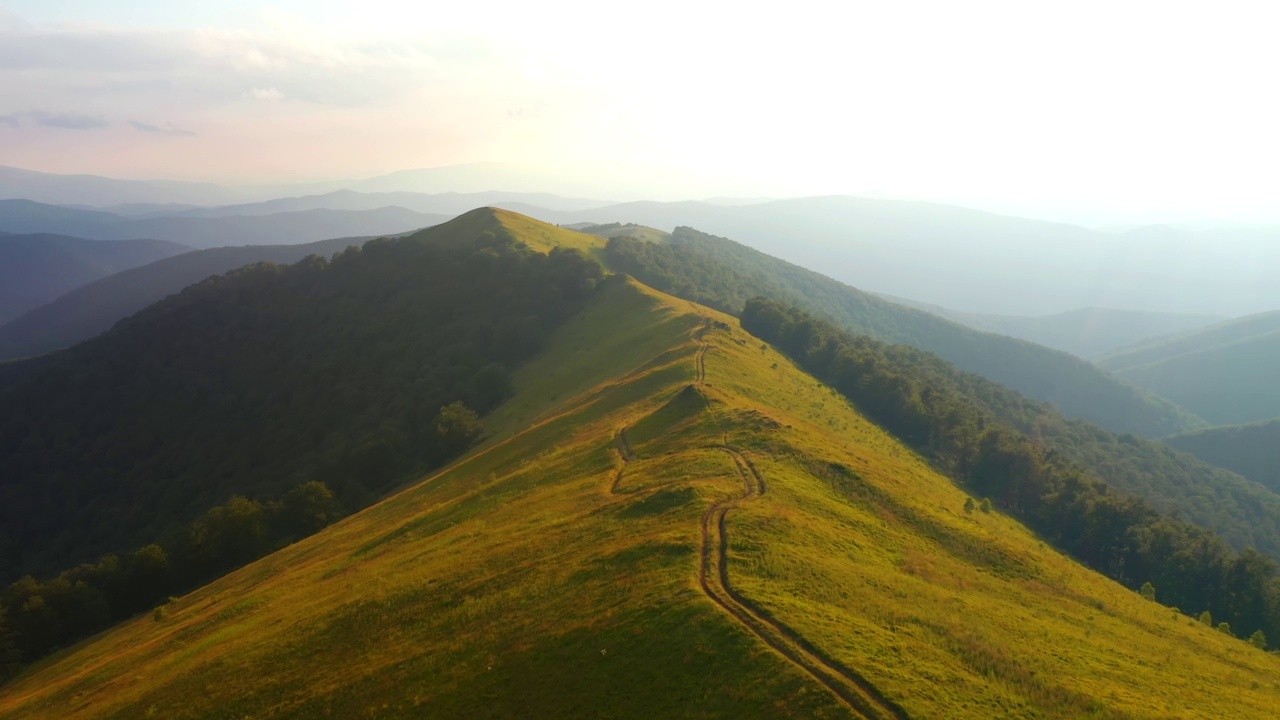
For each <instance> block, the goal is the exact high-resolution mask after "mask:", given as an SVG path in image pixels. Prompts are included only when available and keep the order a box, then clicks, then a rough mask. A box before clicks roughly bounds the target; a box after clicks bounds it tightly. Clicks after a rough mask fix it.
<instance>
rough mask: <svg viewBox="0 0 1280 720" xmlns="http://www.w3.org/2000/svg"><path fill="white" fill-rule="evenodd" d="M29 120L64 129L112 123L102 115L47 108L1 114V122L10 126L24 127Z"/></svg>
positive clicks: (93, 128) (98, 126)
mask: <svg viewBox="0 0 1280 720" xmlns="http://www.w3.org/2000/svg"><path fill="white" fill-rule="evenodd" d="M28 122H31V123H35V124H36V125H42V126H44V127H51V128H62V129H64V130H96V129H98V128H104V127H107V126H109V125H110V124H111V123H109V122H107V120H106V118H104V117H102V116H101V115H85V114H83V113H77V112H62V113H55V112H49V111H47V110H28V111H27V112H20V113H10V114H8V115H0V123H3V124H5V125H8V126H9V127H15V128H16V127H22V126H23V125H26V124H27V123H28Z"/></svg>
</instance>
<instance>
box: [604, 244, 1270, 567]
mask: <svg viewBox="0 0 1280 720" xmlns="http://www.w3.org/2000/svg"><path fill="white" fill-rule="evenodd" d="M605 255H606V259H607V261H608V263H609V265H610V267H611V268H613V269H615V270H621V271H626V272H628V273H631V274H632V275H633V276H635V277H636V278H638V279H640V280H641V281H642V282H646V283H651V284H652V285H654V286H655V287H657V288H659V289H662V290H664V291H667V292H672V293H674V294H676V295H679V296H680V297H685V298H687V299H690V300H694V301H696V302H700V303H705V304H707V305H710V306H712V307H716V308H719V309H720V310H722V311H725V312H739V311H741V309H742V308H743V306H744V305H745V303H746V302H747V300H749V299H750V296H751V295H754V294H757V293H759V294H764V295H767V296H769V297H772V298H774V299H777V300H779V301H781V302H785V303H788V304H793V305H796V306H798V307H803V308H806V309H809V310H810V311H811V312H814V313H815V314H817V315H824V316H826V317H828V318H830V320H831V321H832V322H834V323H835V324H836V325H837V326H839V327H841V328H843V329H845V330H848V331H850V332H854V333H858V334H862V335H867V336H869V337H871V338H875V339H878V340H881V341H883V342H893V343H902V344H905V345H912V346H915V347H919V348H925V349H927V350H933V351H935V352H937V353H938V354H939V355H941V356H942V357H943V359H945V360H947V361H949V362H951V363H953V364H955V365H956V366H957V367H959V368H960V369H962V370H965V369H967V370H970V371H972V372H975V373H977V374H978V375H983V376H985V377H988V378H991V379H995V380H996V381H997V382H1002V383H1004V384H1005V385H1007V386H1008V387H1011V388H1014V389H1019V388H1021V389H1022V391H1023V392H1026V393H1027V394H1028V395H1030V396H1032V397H1040V398H1042V399H1043V398H1044V397H1045V393H1040V394H1037V393H1036V392H1034V391H1028V390H1027V388H1028V386H1032V387H1039V386H1050V387H1053V388H1055V389H1056V390H1055V393H1063V394H1065V395H1069V396H1070V401H1071V402H1072V403H1079V405H1077V407H1086V406H1087V407H1092V408H1093V410H1091V411H1090V412H1089V413H1088V416H1089V417H1097V418H1101V419H1102V420H1103V422H1100V423H1099V424H1100V425H1102V426H1104V427H1117V423H1116V422H1115V421H1116V420H1117V419H1123V418H1125V417H1134V414H1133V413H1134V412H1135V411H1134V408H1137V407H1151V406H1148V405H1147V404H1146V402H1147V401H1146V400H1142V401H1141V402H1139V403H1137V404H1136V405H1135V404H1133V403H1130V402H1129V401H1128V400H1125V399H1124V398H1126V397H1128V398H1133V397H1141V398H1149V396H1146V395H1145V394H1143V393H1141V392H1140V391H1137V390H1136V389H1134V388H1131V387H1129V386H1127V385H1124V384H1118V383H1115V382H1113V381H1112V380H1110V379H1107V378H1105V374H1104V373H1100V372H1098V371H1097V369H1096V368H1093V367H1092V366H1091V365H1089V364H1088V363H1085V362H1083V361H1081V360H1079V359H1077V358H1073V357H1071V356H1068V355H1065V354H1063V353H1055V352H1052V351H1047V350H1044V349H1043V348H1037V347H1036V346H1034V345H1031V344H1029V343H1025V342H1020V341H1017V340H1012V339H1010V338H1002V337H999V336H995V335H988V334H984V333H978V332H975V331H971V330H968V329H966V328H963V327H960V326H959V325H956V324H955V323H951V322H948V321H945V320H942V319H940V318H937V317H935V316H932V315H929V314H927V313H924V312H920V311H917V310H912V309H910V308H905V307H901V306H899V305H895V304H893V303H890V302H888V301H885V300H881V299H880V298H877V297H874V296H872V295H868V294H866V293H862V292H859V291H858V290H855V289H853V288H850V287H847V286H845V285H842V284H840V283H837V282H835V281H833V280H830V279H829V278H826V277H823V276H821V275H818V274H817V273H813V272H810V271H808V270H805V269H803V268H800V267H796V266H794V265H790V264H788V263H785V262H783V261H781V260H777V259H775V258H771V257H769V256H767V255H764V254H762V253H759V252H756V251H754V250H751V249H750V248H746V247H744V246H742V245H739V244H737V243H734V242H732V241H730V240H725V239H723V238H715V237H711V236H709V235H705V234H703V233H699V232H697V231H694V230H690V229H688V228H677V230H676V232H675V233H674V234H673V235H672V238H671V240H670V242H668V243H665V244H656V243H646V242H641V241H637V240H632V239H628V238H626V237H616V238H613V239H611V240H610V241H609V244H608V246H607V248H606V252H605ZM889 352H890V355H891V358H892V362H894V363H903V364H906V365H913V364H917V363H920V362H923V361H922V360H921V358H923V357H924V355H923V354H922V353H920V352H918V351H915V350H912V349H910V348H905V347H899V348H892V349H891V350H889ZM1027 353H1030V354H1027ZM982 358H987V360H989V361H990V362H987V360H982ZM927 362H928V363H929V366H930V367H933V368H935V370H934V371H932V372H936V374H937V378H936V379H937V380H938V381H939V382H943V383H958V384H959V386H960V388H961V389H962V391H963V392H964V393H966V394H969V395H971V396H972V397H974V398H977V399H978V400H979V401H980V402H982V403H984V404H985V405H986V406H987V409H988V410H989V411H990V412H992V413H994V414H995V415H996V416H997V417H1000V418H1003V419H1004V420H1005V421H1006V422H1009V423H1011V424H1012V425H1013V426H1015V427H1016V428H1017V429H1018V430H1019V431H1020V432H1022V433H1024V434H1027V435H1028V436H1030V437H1035V438H1040V439H1043V440H1045V441H1047V442H1049V443H1051V444H1052V447H1054V448H1055V449H1056V450H1057V451H1058V452H1059V453H1061V454H1062V455H1063V456H1064V457H1067V458H1069V459H1071V460H1072V461H1074V462H1077V463H1079V464H1081V465H1083V466H1084V467H1086V468H1089V470H1090V471H1091V472H1093V473H1094V474H1095V475H1097V476H1099V477H1103V478H1106V480H1107V482H1108V483H1109V484H1110V485H1111V486H1113V487H1115V488H1116V489H1118V490H1121V491H1123V492H1127V493H1132V494H1136V495H1140V496H1141V497H1143V498H1145V499H1146V500H1147V501H1149V502H1151V503H1152V504H1153V505H1154V506H1155V507H1156V508H1157V509H1158V510H1159V511H1161V512H1166V513H1175V512H1176V513H1182V514H1184V515H1185V516H1186V517H1187V518H1189V519H1191V520H1192V521H1193V522H1196V523H1197V524H1199V525H1201V526H1203V527H1207V528H1210V529H1212V530H1214V531H1215V532H1217V533H1218V534H1220V535H1222V536H1223V537H1224V538H1226V539H1227V540H1228V541H1229V542H1230V543H1231V544H1232V545H1233V546H1235V547H1236V548H1238V549H1242V548H1245V547H1256V548H1258V549H1260V550H1262V551H1263V552H1266V553H1268V554H1270V555H1272V556H1274V557H1280V498H1277V497H1276V496H1275V495H1274V494H1272V493H1268V492H1266V491H1265V490H1263V489H1262V488H1259V487H1258V486H1256V485H1254V484H1253V483H1249V482H1246V481H1244V480H1243V479H1241V478H1240V477H1239V476H1236V475H1234V474H1232V473H1229V472H1223V471H1221V470H1219V469H1217V468H1214V467H1211V466H1209V465H1206V464H1204V463H1201V462H1198V461H1196V460H1195V458H1193V457H1190V456H1187V455H1183V454H1180V453H1176V452H1172V451H1170V449H1169V448H1168V447H1166V446H1164V445H1161V444H1160V443H1156V442H1150V441H1145V440H1142V439H1139V438H1137V437H1133V436H1132V435H1114V434H1112V433H1110V432H1106V431H1104V430H1102V429H1100V428H1099V427H1095V426H1093V425H1090V424H1086V423H1084V422H1079V421H1076V422H1072V421H1068V420H1067V419H1065V418H1064V417H1063V416H1062V415H1060V414H1059V413H1058V412H1055V411H1054V409H1053V408H1050V407H1047V406H1045V405H1043V404H1041V403H1035V402H1029V401H1027V400H1026V399H1025V398H1023V397H1020V396H1019V395H1018V394H1016V393H1012V392H1009V391H1007V390H1005V389H1004V388H1000V387H998V386H996V385H994V384H992V383H990V382H985V381H983V380H982V378H980V377H976V376H974V375H969V374H967V373H960V374H957V373H956V372H955V371H954V369H953V368H951V367H947V366H946V365H945V364H944V363H940V362H939V361H938V360H937V359H936V358H931V359H929V360H928V361H927ZM982 368H986V371H985V372H984V370H983V369H982ZM1001 368H1004V369H1003V370H1001ZM1022 373H1032V374H1034V375H1035V376H1036V377H1037V378H1038V379H1037V380H1035V381H1034V382H1024V381H1019V376H1020V375H1021V374H1022ZM1078 373H1083V374H1082V375H1078ZM944 378H947V379H944ZM1002 378H1003V379H1002ZM1073 378H1076V379H1073ZM1023 380H1025V378H1023ZM1135 393H1136V394H1135ZM1055 398H1056V394H1055ZM1055 402H1057V400H1055ZM1116 403H1120V404H1121V406H1117V405H1116ZM1157 404H1158V405H1160V406H1161V407H1165V406H1166V405H1167V404H1161V403H1159V402H1157ZM1055 407H1058V408H1061V407H1063V405H1060V404H1059V405H1055ZM1144 413H1145V411H1142V412H1138V415H1143V414H1144ZM1174 416H1179V417H1180V415H1178V413H1177V412H1174V413H1173V415H1168V416H1167V417H1174ZM1127 425H1129V423H1127V422H1120V423H1119V426H1121V427H1123V426H1127ZM1177 426H1178V423H1172V424H1167V423H1163V422H1161V423H1156V424H1155V425H1150V424H1148V425H1146V429H1147V431H1148V432H1151V433H1152V434H1163V431H1162V430H1161V429H1160V428H1164V429H1166V430H1167V429H1169V428H1172V427H1177Z"/></svg>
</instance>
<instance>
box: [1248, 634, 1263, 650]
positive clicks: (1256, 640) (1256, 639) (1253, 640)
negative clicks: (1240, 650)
mask: <svg viewBox="0 0 1280 720" xmlns="http://www.w3.org/2000/svg"><path fill="white" fill-rule="evenodd" d="M1249 644H1250V645H1252V646H1254V647H1256V648H1258V649H1259V650H1266V649H1267V636H1266V635H1264V634H1263V632H1262V631H1261V630H1254V631H1253V634H1252V635H1250V636H1249Z"/></svg>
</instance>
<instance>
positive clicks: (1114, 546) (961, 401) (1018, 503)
mask: <svg viewBox="0 0 1280 720" xmlns="http://www.w3.org/2000/svg"><path fill="white" fill-rule="evenodd" d="M742 325H743V328H745V329H746V330H748V331H749V332H751V333H752V334H754V335H756V336H757V337H759V338H761V339H763V340H766V341H768V342H770V343H772V344H774V345H775V346H776V347H777V348H778V349H780V350H782V351H783V352H786V353H787V354H788V355H790V356H791V357H792V358H794V359H795V360H796V361H797V362H798V363H799V364H800V365H801V366H802V367H804V368H805V369H807V370H808V371H809V372H811V373H813V374H814V375H815V376H817V377H818V378H820V379H822V380H823V381H825V382H827V383H828V384H830V385H831V386H832V387H834V388H836V389H837V390H838V391H839V392H840V393H842V394H843V395H845V396H846V397H848V398H849V399H850V400H851V401H852V402H853V403H854V404H855V405H857V407H858V408H859V410H860V411H862V412H863V413H865V414H866V415H867V416H868V417H870V418H872V419H873V420H875V421H876V422H877V423H879V424H880V425H882V426H883V427H884V428H885V429H886V430H888V431H890V432H892V433H893V434H895V435H896V436H898V437H899V438H900V439H902V440H903V441H904V442H906V443H907V444H909V445H910V446H912V447H913V448H914V449H916V450H917V451H919V452H920V453H921V454H922V455H924V456H925V457H927V458H929V459H930V460H931V461H932V462H934V463H935V464H936V465H937V466H938V467H939V468H940V469H942V470H944V471H946V472H947V473H948V474H950V475H951V476H952V477H954V478H956V479H957V480H958V481H960V482H961V483H963V484H964V485H965V486H966V487H967V488H968V489H969V490H970V491H971V492H972V493H973V494H974V495H975V496H978V497H985V498H989V499H990V500H992V501H993V502H994V504H995V506H996V507H998V508H1000V509H1002V510H1004V511H1006V512H1008V513H1009V514H1010V515H1013V516H1014V517H1017V518H1018V519H1019V520H1021V521H1022V522H1024V523H1026V524H1027V525H1028V526H1029V527H1031V528H1032V529H1034V530H1035V531H1037V532H1038V533H1040V534H1041V535H1042V536H1043V537H1044V538H1045V540H1046V541H1048V542H1051V543H1053V544H1054V545H1055V546H1056V547H1058V548H1060V549H1062V550H1063V551H1065V552H1067V553H1068V554H1070V555H1072V556H1074V557H1076V558H1078V559H1079V560H1081V561H1082V562H1085V563H1087V564H1088V565H1090V566H1091V567H1093V568H1095V569H1097V570H1098V571H1100V572H1102V573H1104V574H1106V575H1108V576H1109V577H1112V578H1114V579H1115V580H1117V581H1119V582H1121V583H1123V584H1125V585H1127V586H1128V587H1130V588H1133V589H1134V590H1138V589H1140V588H1142V587H1143V586H1145V585H1146V584H1147V583H1151V587H1150V588H1148V589H1147V592H1150V593H1158V598H1159V600H1160V601H1161V602H1163V603H1164V604H1166V605H1172V606H1176V607H1179V608H1181V609H1183V610H1185V611H1187V612H1189V613H1194V614H1200V613H1202V612H1207V613H1209V615H1208V616H1207V617H1209V618H1211V619H1212V620H1214V621H1218V622H1225V623H1228V626H1229V629H1230V630H1231V631H1232V632H1234V633H1235V634H1237V635H1239V636H1241V637H1249V636H1252V635H1253V634H1254V633H1257V632H1259V631H1261V633H1262V635H1260V636H1257V637H1258V638H1259V639H1262V638H1263V637H1264V636H1265V637H1271V638H1277V637H1280V574H1278V569H1277V564H1276V562H1275V561H1274V560H1272V559H1271V558H1268V557H1266V556H1264V555H1262V554H1260V553H1258V552H1256V551H1254V550H1252V549H1247V550H1245V551H1243V552H1240V553H1236V552H1233V551H1232V550H1231V549H1230V548H1229V547H1228V546H1227V545H1226V544H1225V543H1224V542H1222V541H1221V540H1220V539H1219V538H1218V537H1217V536H1215V535H1214V534H1213V533H1211V532H1209V531H1208V530H1205V529H1203V528H1200V527H1197V526H1195V525H1192V524H1190V523H1187V522H1185V521H1182V520H1178V519H1176V518H1174V517H1170V516H1168V515H1165V514H1162V513H1160V512H1159V511H1158V510H1157V509H1156V508H1154V507H1152V506H1151V505H1149V504H1147V503H1146V502H1145V501H1143V500H1142V499H1140V498H1138V497H1135V496H1133V495H1128V494H1123V493H1119V492H1116V491H1115V490H1114V489H1113V488H1112V487H1111V486H1110V485H1108V484H1107V483H1106V482H1105V481H1104V480H1102V479H1100V478H1099V476H1096V475H1093V474H1091V473H1090V472H1089V471H1088V470H1086V469H1085V468H1084V467H1083V466H1081V465H1080V464H1078V463H1076V462H1074V461H1072V460H1071V459H1070V458H1068V457H1067V456H1066V455H1065V454H1064V453H1061V452H1059V451H1057V450H1056V449H1054V448H1053V447H1052V446H1051V445H1049V444H1048V443H1046V442H1045V441H1044V438H1043V437H1038V436H1034V435H1028V434H1025V433H1024V432H1022V431H1021V430H1020V429H1019V428H1017V427H1015V425H1014V424H1011V423H1010V422H1008V421H1006V420H1005V419H1004V418H1002V417H1001V414H1002V413H998V412H994V411H993V410H992V408H993V407H995V406H996V405H997V404H1002V403H1009V402H1011V401H1014V402H1016V396H1014V395H1013V394H1012V393H1008V392H1007V391H1005V390H1003V389H1002V388H998V387H995V386H992V385H991V384H990V383H988V382H986V381H983V380H981V379H980V378H976V377H975V376H972V375H969V374H966V373H962V372H959V371H957V370H955V369H954V368H952V367H950V366H949V365H947V363H946V362H945V361H943V360H942V359H941V358H939V357H937V356H935V355H932V354H929V353H924V352H920V351H919V350H916V349H913V348H907V347H904V346H888V345H885V344H883V343H880V342H878V341H876V340H873V339H871V338H868V337H865V336H855V335H851V334H849V333H846V332H843V331H841V330H840V329H838V328H837V327H835V326H834V325H832V324H831V323H828V322H826V321H823V320H820V319H817V318H814V317H813V316H811V315H809V314H807V313H805V312H803V311H801V310H797V309H794V308H791V307H788V306H786V305H784V304H782V303H778V302H776V301H772V300H765V299H758V298H757V299H752V300H749V301H748V302H747V304H746V306H745V308H744V309H743V313H742ZM984 389H985V390H986V392H985V393H982V391H983V390H984ZM1012 410H1013V412H1015V413H1016V412H1017V408H1013V409H1012ZM1004 414H1007V413H1004Z"/></svg>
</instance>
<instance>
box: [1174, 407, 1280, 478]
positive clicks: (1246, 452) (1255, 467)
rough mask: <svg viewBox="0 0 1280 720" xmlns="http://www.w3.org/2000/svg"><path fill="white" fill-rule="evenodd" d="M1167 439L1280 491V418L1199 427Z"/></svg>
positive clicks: (1203, 457)
mask: <svg viewBox="0 0 1280 720" xmlns="http://www.w3.org/2000/svg"><path fill="white" fill-rule="evenodd" d="M1164 441H1165V442H1166V443H1168V444H1169V445H1172V446H1173V447H1176V448H1178V449H1179V450H1183V451H1185V452H1189V453H1191V454H1192V455H1195V456H1196V457H1198V458H1200V459H1201V460H1203V461H1205V462H1207V463H1209V464H1211V465H1217V466H1218V467H1221V468H1226V469H1228V470H1230V471H1232V472H1234V473H1239V474H1240V475H1243V476H1244V477H1247V478H1249V479H1250V480H1253V481H1254V482H1256V483H1261V484H1262V485H1265V486H1266V487H1268V488H1270V489H1271V490H1272V491H1274V492H1277V493H1280V420H1271V421H1269V422H1261V423H1252V424H1249V425H1227V426H1224V427H1215V428H1209V429H1207V430H1197V431H1195V432H1190V433H1184V434H1182V435H1174V436H1172V437H1167V438H1165V439H1164Z"/></svg>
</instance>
